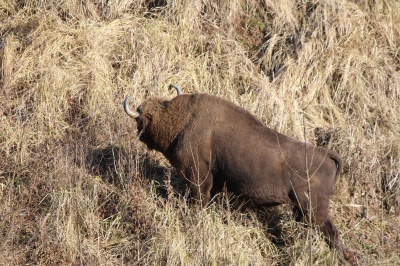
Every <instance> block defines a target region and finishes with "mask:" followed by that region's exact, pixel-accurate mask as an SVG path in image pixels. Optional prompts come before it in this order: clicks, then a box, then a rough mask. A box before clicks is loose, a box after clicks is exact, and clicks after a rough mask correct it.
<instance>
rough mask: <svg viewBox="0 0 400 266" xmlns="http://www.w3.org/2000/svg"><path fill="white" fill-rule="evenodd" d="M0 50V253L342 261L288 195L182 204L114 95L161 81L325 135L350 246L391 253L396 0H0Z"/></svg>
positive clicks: (318, 138)
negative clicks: (251, 205) (240, 203)
mask: <svg viewBox="0 0 400 266" xmlns="http://www.w3.org/2000/svg"><path fill="white" fill-rule="evenodd" d="M0 68H1V72H0V88H1V91H0V245H1V246H0V265H311V264H313V265H342V264H345V263H347V262H345V261H344V260H343V258H341V256H340V254H337V253H336V252H331V251H330V250H329V248H328V247H327V245H326V244H325V242H324V241H323V239H322V237H320V235H319V233H318V232H317V231H315V230H311V231H310V230H307V227H305V226H303V225H302V224H300V223H296V222H294V221H293V217H292V214H291V210H290V209H289V208H288V207H287V206H281V207H278V208H274V209H272V210H268V211H263V210H258V211H256V210H247V211H240V210H238V209H236V208H233V207H232V206H231V205H230V204H229V203H228V202H229V199H228V195H225V194H223V193H222V194H218V195H216V198H215V199H214V201H213V203H212V204H211V205H210V206H208V207H207V208H205V209H203V210H200V209H199V208H198V207H196V206H188V204H187V193H186V189H185V188H186V184H185V183H184V182H183V180H181V179H180V178H179V176H178V175H177V173H176V172H175V171H174V169H173V168H171V166H170V165H169V164H168V162H167V161H166V160H165V159H164V158H163V157H162V156H161V155H160V154H159V153H156V152H151V151H150V152H149V151H148V150H147V149H146V148H145V146H144V145H143V144H141V143H140V142H139V140H138V138H137V134H136V124H135V122H134V121H133V120H132V119H129V118H128V116H127V115H126V114H125V113H124V111H123V108H122V101H123V99H124V98H125V97H126V96H127V95H131V96H132V100H131V104H132V105H133V106H137V105H138V104H139V103H141V102H142V101H143V100H144V99H145V98H146V97H148V96H152V95H161V96H166V97H171V98H172V97H174V96H175V93H173V92H172V91H169V90H168V85H169V84H171V83H173V84H177V85H178V86H180V87H182V88H183V90H184V92H185V93H193V92H202V93H210V94H214V95H218V96H220V97H223V98H226V99H229V100H231V101H233V102H234V103H236V104H238V105H240V106H242V107H244V108H246V109H247V110H249V111H250V112H251V113H253V114H255V115H256V116H257V117H258V118H259V119H260V120H261V121H263V122H264V123H265V124H266V125H267V126H269V127H271V128H274V129H276V130H278V131H280V132H282V133H284V134H287V135H289V136H292V137H295V138H298V139H304V137H305V138H306V139H307V141H308V142H310V143H313V144H317V145H323V146H327V147H329V148H331V149H333V150H335V151H338V152H339V153H340V154H341V155H342V157H343V160H344V163H345V169H344V171H343V173H342V174H341V176H340V178H339V181H338V183H337V185H336V187H335V194H334V196H333V198H332V201H331V213H332V217H333V221H334V223H335V224H336V225H337V227H338V229H339V230H340V231H341V232H342V235H343V240H344V242H345V243H346V245H347V246H348V247H349V248H351V249H352V250H355V251H357V253H359V255H360V257H359V259H358V260H357V259H356V258H354V260H353V261H352V262H351V263H354V264H359V265H400V192H399V190H400V2H399V1H397V0H386V1H364V0H354V1H346V0H327V1H317V0H314V1H293V0H287V1H261V0H250V1H239V0H232V1H228V0H222V1H209V0H194V1H189V0H182V1H156V0H154V1H152V0H140V1H127V0H118V1H117V0H109V1H103V0H86V1H79V0H64V1H55V0H39V1H22V0H0ZM303 116H304V122H303ZM304 132H305V134H306V136H304ZM310 247H311V249H312V251H313V252H312V256H311V258H310V254H309V250H310Z"/></svg>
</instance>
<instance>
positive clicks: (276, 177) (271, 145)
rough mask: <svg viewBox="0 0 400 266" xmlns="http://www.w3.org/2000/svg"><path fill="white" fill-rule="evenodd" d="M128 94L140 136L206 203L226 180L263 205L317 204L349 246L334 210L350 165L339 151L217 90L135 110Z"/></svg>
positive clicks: (324, 222)
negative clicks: (282, 129)
mask: <svg viewBox="0 0 400 266" xmlns="http://www.w3.org/2000/svg"><path fill="white" fill-rule="evenodd" d="M178 94H179V92H178ZM128 100H129V98H127V99H126V101H125V104H124V106H125V110H126V111H127V113H128V114H129V115H130V116H132V117H134V118H136V122H137V127H138V131H139V139H140V140H141V141H143V142H144V143H145V144H146V145H147V146H148V148H150V149H155V150H158V151H160V152H162V153H163V154H164V155H165V157H166V158H168V160H169V161H170V163H171V164H172V166H174V167H175V168H176V169H177V170H178V171H179V172H180V173H182V174H183V175H184V176H185V177H186V178H187V179H188V180H189V181H190V184H191V190H190V192H191V195H192V196H193V197H194V198H195V199H198V200H201V202H202V204H203V206H205V205H206V204H207V203H208V202H209V200H210V191H211V188H212V187H213V186H214V185H216V184H225V185H226V187H227V190H228V191H230V192H232V193H233V194H235V195H238V196H240V197H243V198H245V199H247V200H249V201H251V202H253V203H254V204H255V205H258V206H272V205H277V204H282V203H287V204H290V205H291V206H293V209H294V211H295V213H296V214H297V215H300V216H306V217H307V216H308V214H309V210H310V208H312V219H313V221H314V222H315V223H316V224H318V225H319V226H320V228H321V230H322V232H323V234H324V235H325V237H326V239H327V242H328V244H329V245H330V246H331V247H334V248H337V249H339V250H342V251H343V249H344V246H343V245H342V241H341V238H340V235H339V232H338V230H337V229H336V227H335V226H334V225H333V223H332V221H331V219H330V217H329V198H330V196H331V195H332V191H333V187H334V184H335V182H336V180H337V178H338V176H339V173H340V171H341V170H342V160H341V158H340V156H339V154H337V153H336V152H334V151H332V150H329V149H326V148H322V147H315V146H313V145H310V144H307V145H305V144H304V142H301V141H297V140H295V139H293V138H290V137H287V136H285V135H282V134H280V133H278V132H276V131H275V130H272V129H270V128H268V127H266V126H264V125H263V124H262V123H261V122H260V121H259V120H258V119H257V118H256V117H254V116H253V115H252V114H250V113H249V112H248V111H246V110H245V109H243V108H241V107H238V106H236V105H235V104H233V103H231V102H229V101H227V100H224V99H222V98H219V97H216V96H212V95H208V94H182V95H178V96H177V97H175V98H174V99H172V100H168V99H165V98H160V97H153V98H149V99H147V100H146V101H145V102H143V103H142V104H141V105H140V106H139V107H138V108H137V112H134V111H131V110H130V109H129V106H128ZM308 180H309V183H308ZM309 185H310V188H311V200H309Z"/></svg>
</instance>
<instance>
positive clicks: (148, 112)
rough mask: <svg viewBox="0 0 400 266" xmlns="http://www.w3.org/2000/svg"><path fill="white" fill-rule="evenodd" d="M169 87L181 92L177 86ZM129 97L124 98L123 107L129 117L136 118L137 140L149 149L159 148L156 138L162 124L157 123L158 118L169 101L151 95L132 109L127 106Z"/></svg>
mask: <svg viewBox="0 0 400 266" xmlns="http://www.w3.org/2000/svg"><path fill="white" fill-rule="evenodd" d="M171 87H173V88H175V89H176V91H177V93H178V95H180V94H181V93H182V91H181V90H180V89H179V88H178V87H177V86H174V85H170V88H171ZM130 98H131V97H130V96H128V97H126V98H125V101H124V109H125V112H126V113H127V114H128V115H129V116H130V117H132V118H134V119H135V120H136V125H137V129H138V134H139V140H140V141H142V142H144V143H145V144H146V145H147V147H148V148H149V149H156V150H160V147H159V145H158V143H157V141H156V139H157V137H158V136H157V134H159V133H160V128H159V127H160V126H161V127H162V126H163V125H159V123H158V120H159V117H160V116H162V115H163V113H164V112H165V109H166V107H167V105H168V103H169V101H168V100H166V99H165V98H162V97H151V98H149V99H147V100H146V101H144V102H143V103H142V104H141V105H139V107H138V108H137V109H136V111H134V110H132V109H131V108H130V107H129V100H130Z"/></svg>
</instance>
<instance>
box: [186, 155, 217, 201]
mask: <svg viewBox="0 0 400 266" xmlns="http://www.w3.org/2000/svg"><path fill="white" fill-rule="evenodd" d="M183 175H184V176H185V178H186V179H187V180H188V181H189V183H190V196H191V197H192V199H194V200H195V201H197V202H200V204H201V207H202V208H203V207H205V206H207V204H208V203H209V202H210V193H211V189H212V186H213V174H212V173H211V171H210V169H209V167H208V164H207V163H197V164H196V166H195V167H193V166H191V167H189V168H187V169H185V170H184V171H183Z"/></svg>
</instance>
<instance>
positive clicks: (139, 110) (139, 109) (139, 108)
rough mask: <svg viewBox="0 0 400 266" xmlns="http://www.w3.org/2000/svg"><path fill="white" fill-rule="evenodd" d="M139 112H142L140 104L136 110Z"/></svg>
mask: <svg viewBox="0 0 400 266" xmlns="http://www.w3.org/2000/svg"><path fill="white" fill-rule="evenodd" d="M136 111H137V112H138V113H139V114H143V108H142V106H139V107H138V108H137V110H136Z"/></svg>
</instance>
